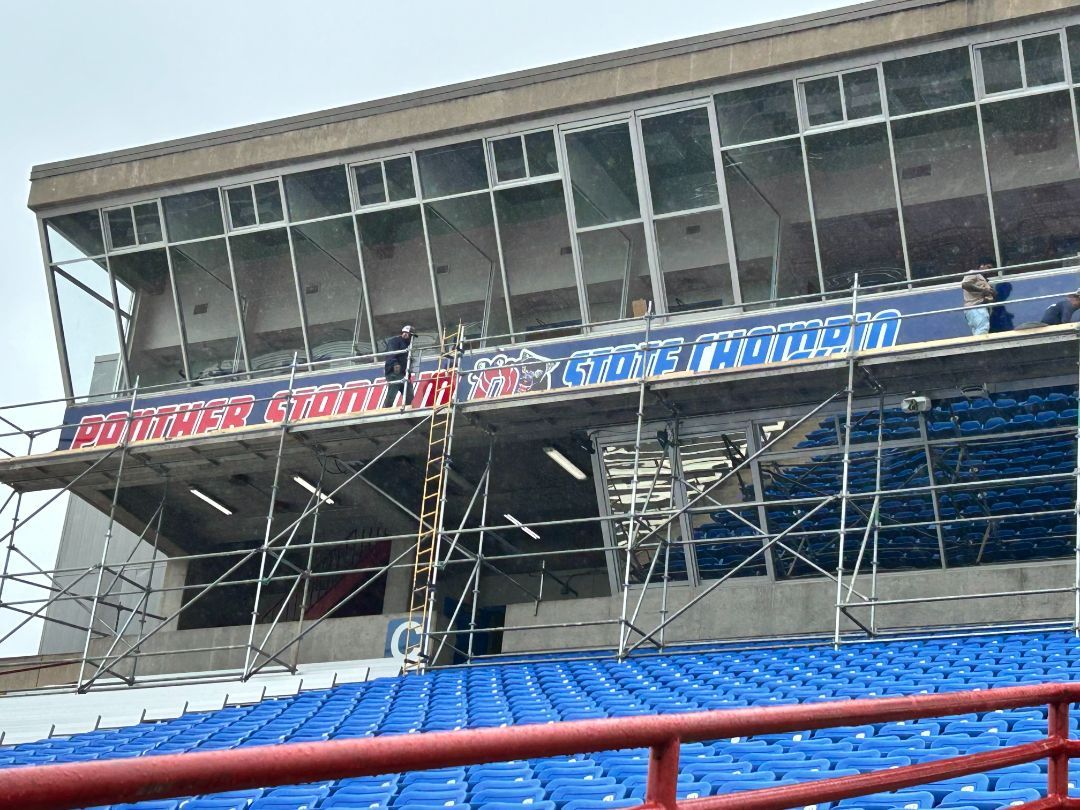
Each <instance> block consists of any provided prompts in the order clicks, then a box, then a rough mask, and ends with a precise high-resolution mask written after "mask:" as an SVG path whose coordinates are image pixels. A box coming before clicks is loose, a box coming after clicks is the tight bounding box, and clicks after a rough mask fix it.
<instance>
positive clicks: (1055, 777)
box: [1046, 700, 1069, 801]
mask: <svg viewBox="0 0 1080 810" xmlns="http://www.w3.org/2000/svg"><path fill="white" fill-rule="evenodd" d="M1047 732H1048V733H1049V735H1050V737H1051V738H1055V739H1056V740H1058V741H1059V743H1060V745H1059V747H1058V749H1057V750H1056V751H1055V752H1054V753H1053V754H1051V755H1050V764H1049V767H1048V768H1047V771H1046V774H1047V775H1046V780H1047V785H1046V787H1047V796H1048V797H1049V798H1055V799H1061V800H1062V801H1064V800H1065V799H1067V798H1069V750H1068V747H1067V745H1066V741H1067V740H1068V739H1069V704H1068V702H1067V701H1064V700H1062V701H1056V702H1053V703H1051V704H1050V707H1049V712H1048V714H1047Z"/></svg>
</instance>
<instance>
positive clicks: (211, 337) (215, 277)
mask: <svg viewBox="0 0 1080 810" xmlns="http://www.w3.org/2000/svg"><path fill="white" fill-rule="evenodd" d="M169 253H170V255H171V256H172V263H173V275H174V277H175V278H176V294H177V297H178V299H179V303H180V315H181V317H182V318H183V319H184V334H185V336H186V338H187V346H188V362H189V363H190V365H191V378H192V379H208V378H212V377H219V376H221V375H223V374H231V373H232V372H234V371H239V370H243V355H242V353H241V350H240V328H239V326H238V325H237V321H236V303H235V301H234V299H233V288H232V278H231V277H230V274H229V256H228V253H227V252H226V249H225V240H224V239H210V240H207V241H205V242H191V243H189V244H186V245H180V246H178V247H173V248H170V249H169Z"/></svg>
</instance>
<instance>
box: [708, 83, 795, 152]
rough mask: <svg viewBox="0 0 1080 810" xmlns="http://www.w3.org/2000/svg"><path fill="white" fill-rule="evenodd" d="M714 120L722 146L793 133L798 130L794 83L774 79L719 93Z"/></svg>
mask: <svg viewBox="0 0 1080 810" xmlns="http://www.w3.org/2000/svg"><path fill="white" fill-rule="evenodd" d="M716 123H717V126H718V128H719V130H720V143H721V144H723V145H724V146H735V145H736V144H740V143H749V142H751V141H764V140H767V139H769V138H779V137H781V136H783V135H794V134H795V133H797V132H798V131H799V116H798V113H797V112H796V109H795V87H794V84H793V83H792V82H789V81H787V82H776V83H775V84H766V85H762V86H760V87H749V88H747V89H745V90H731V91H728V92H727V93H719V94H718V95H717V96H716Z"/></svg>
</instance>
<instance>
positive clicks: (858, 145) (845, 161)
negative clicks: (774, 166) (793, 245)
mask: <svg viewBox="0 0 1080 810" xmlns="http://www.w3.org/2000/svg"><path fill="white" fill-rule="evenodd" d="M806 151H807V164H808V166H809V168H810V188H811V191H812V194H813V200H814V215H815V219H816V221H817V232H818V245H819V248H820V250H821V271H822V275H823V277H824V280H825V289H826V290H844V289H847V288H848V287H850V286H851V283H852V279H853V276H854V274H855V273H858V274H859V276H860V283H861V284H864V285H866V284H872V283H884V282H888V281H899V280H901V279H904V278H906V275H907V274H906V272H905V270H904V253H903V249H902V247H901V242H900V224H899V217H898V215H897V212H896V196H895V187H894V185H893V173H892V161H891V160H890V158H889V142H888V135H887V133H886V131H885V125H884V124H873V125H870V126H864V127H856V128H853V129H843V130H836V131H834V132H826V133H822V134H819V135H812V136H809V137H807V139H806Z"/></svg>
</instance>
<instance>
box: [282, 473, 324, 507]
mask: <svg viewBox="0 0 1080 810" xmlns="http://www.w3.org/2000/svg"><path fill="white" fill-rule="evenodd" d="M292 480H293V481H295V482H296V483H298V484H299V485H300V486H302V487H303V488H304V489H306V490H307V491H308V492H310V493H311V494H312V495H318V496H319V498H320V499H321V500H322V502H323V503H326V504H329V505H330V506H333V505H334V499H333V498H331V497H329V496H327V495H323V494H322V490H320V489H319V488H318V487H317V486H315V485H314V484H313V483H311V482H310V481H308V480H307V479H306V478H304V477H303V476H300V475H294V476H293V477H292Z"/></svg>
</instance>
